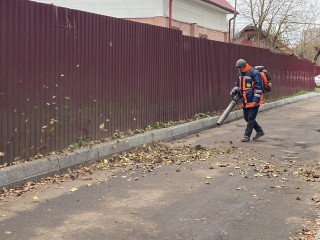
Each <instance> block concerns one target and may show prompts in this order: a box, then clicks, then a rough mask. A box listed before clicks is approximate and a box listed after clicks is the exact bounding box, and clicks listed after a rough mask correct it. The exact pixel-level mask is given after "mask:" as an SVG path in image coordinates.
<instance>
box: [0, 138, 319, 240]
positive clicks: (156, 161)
mask: <svg viewBox="0 0 320 240" xmlns="http://www.w3.org/2000/svg"><path fill="white" fill-rule="evenodd" d="M216 145H217V146H216V147H211V148H207V147H203V146H201V145H195V146H191V145H179V144H178V145H177V144H169V143H162V142H152V143H150V144H144V145H143V146H141V147H138V148H136V149H134V150H132V151H130V152H124V153H121V154H117V155H114V156H112V157H110V158H108V159H103V160H100V161H97V162H96V163H94V164H91V165H86V166H82V167H78V168H75V169H69V170H68V172H67V173H65V174H61V175H54V176H51V177H47V178H42V179H40V180H38V181H36V182H27V183H26V184H24V185H23V186H20V187H17V188H14V189H5V188H3V191H2V193H1V194H0V202H1V201H8V200H7V197H9V196H11V197H15V196H21V195H23V194H24V193H26V192H36V191H37V190H38V189H39V188H45V187H47V186H49V185H51V184H61V183H63V182H68V181H72V180H75V179H80V180H84V181H87V182H86V184H85V186H86V187H90V186H91V185H92V180H93V178H92V174H93V173H94V172H95V171H112V172H113V171H114V170H115V169H121V170H122V172H124V173H125V172H130V171H131V172H139V173H140V174H146V173H150V172H154V171H155V170H156V168H157V167H159V166H162V165H165V164H175V165H176V166H177V170H176V172H180V168H179V165H181V164H183V163H191V162H194V161H207V160H208V159H210V161H208V169H221V170H223V169H228V170H229V172H228V176H230V177H233V176H235V175H236V174H239V175H240V176H241V177H244V178H249V179H255V178H275V179H278V181H279V185H273V186H270V188H275V189H277V188H283V187H285V184H286V182H288V181H290V178H291V177H302V178H303V179H304V180H305V181H310V182H320V176H319V169H320V165H319V163H316V162H314V163H309V164H300V163H297V162H296V159H297V157H298V156H297V154H295V158H292V156H291V155H290V154H291V153H285V156H279V157H275V156H274V155H271V156H270V157H269V158H268V159H266V158H267V157H266V156H264V157H263V156H262V155H261V154H260V153H259V152H257V151H255V150H254V149H252V148H250V149H241V148H238V147H235V146H234V145H233V143H232V142H229V143H226V142H222V143H216ZM226 156H227V157H226ZM263 158H264V159H263ZM122 177H123V178H124V179H126V181H138V180H139V177H131V175H130V174H127V175H123V176H122ZM210 179H211V176H204V180H205V181H204V183H206V184H210V182H209V180H210ZM88 181H91V182H90V183H88ZM297 189H298V187H297ZM235 190H246V186H239V187H238V188H237V189H235ZM75 191H77V189H76V188H72V189H71V190H70V192H72V193H73V192H75ZM297 199H300V200H301V198H300V197H299V196H298V197H297ZM312 200H313V201H314V202H315V203H316V204H317V207H318V208H319V207H320V206H319V205H320V203H319V202H320V200H319V198H318V197H315V198H314V199H312ZM35 202H38V199H37V200H36V201H35ZM319 223H320V221H318V222H317V227H318V228H319ZM314 233H315V231H311V230H308V228H302V229H301V232H300V236H299V237H298V238H292V239H293V240H309V239H311V238H309V237H310V236H314Z"/></svg>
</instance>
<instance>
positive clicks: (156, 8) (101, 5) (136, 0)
mask: <svg viewBox="0 0 320 240" xmlns="http://www.w3.org/2000/svg"><path fill="white" fill-rule="evenodd" d="M33 1H36V2H42V3H48V4H51V3H53V4H54V5H56V6H61V7H66V8H71V9H77V10H82V11H87V12H92V13H96V14H102V15H107V16H111V17H117V18H151V17H156V16H167V17H168V16H169V0H33ZM172 2H173V11H172V15H173V19H174V20H177V21H180V22H185V23H196V24H197V25H198V26H201V27H204V28H209V29H213V30H218V31H222V32H227V30H228V26H227V19H226V16H227V15H226V14H227V11H225V10H223V9H221V8H218V7H216V6H214V5H212V4H209V3H206V2H203V1H201V0H173V1H172Z"/></svg>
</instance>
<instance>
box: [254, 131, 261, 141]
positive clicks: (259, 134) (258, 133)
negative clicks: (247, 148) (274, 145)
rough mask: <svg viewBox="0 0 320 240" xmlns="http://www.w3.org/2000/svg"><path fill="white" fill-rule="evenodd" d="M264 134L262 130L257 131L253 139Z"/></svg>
mask: <svg viewBox="0 0 320 240" xmlns="http://www.w3.org/2000/svg"><path fill="white" fill-rule="evenodd" d="M263 135H264V132H263V131H261V132H257V134H256V135H255V136H254V137H253V140H258V139H259V138H261V137H262V136H263Z"/></svg>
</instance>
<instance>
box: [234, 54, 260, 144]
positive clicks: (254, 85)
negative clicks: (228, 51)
mask: <svg viewBox="0 0 320 240" xmlns="http://www.w3.org/2000/svg"><path fill="white" fill-rule="evenodd" d="M236 68H237V69H238V71H239V75H238V78H237V81H236V85H235V87H234V88H233V89H232V90H231V92H230V95H235V94H239V95H240V96H241V98H242V109H243V117H244V119H245V120H246V122H247V127H246V130H245V133H244V136H243V138H242V139H241V141H242V142H249V141H250V136H251V134H252V131H253V129H254V130H255V131H256V132H257V134H256V135H255V137H253V140H257V139H259V138H260V137H262V136H263V135H264V132H263V130H262V128H261V126H260V125H259V124H258V123H257V121H256V117H257V114H258V110H259V106H260V105H262V104H263V85H262V84H263V83H262V78H261V75H260V73H259V72H258V71H257V70H256V69H254V68H253V67H251V66H250V65H249V64H247V62H246V61H245V60H244V59H239V60H238V61H237V62H236Z"/></svg>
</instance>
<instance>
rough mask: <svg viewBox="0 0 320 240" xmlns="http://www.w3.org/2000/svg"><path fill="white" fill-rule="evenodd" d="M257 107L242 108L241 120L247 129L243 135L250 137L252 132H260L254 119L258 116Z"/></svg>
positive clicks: (260, 129)
mask: <svg viewBox="0 0 320 240" xmlns="http://www.w3.org/2000/svg"><path fill="white" fill-rule="evenodd" d="M258 110H259V106H256V107H253V108H243V118H244V120H246V122H247V128H246V131H245V132H244V135H246V136H248V137H250V136H251V134H252V130H253V129H254V130H256V132H262V131H263V130H262V128H261V127H260V125H259V124H258V123H257V121H256V117H257V114H258Z"/></svg>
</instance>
